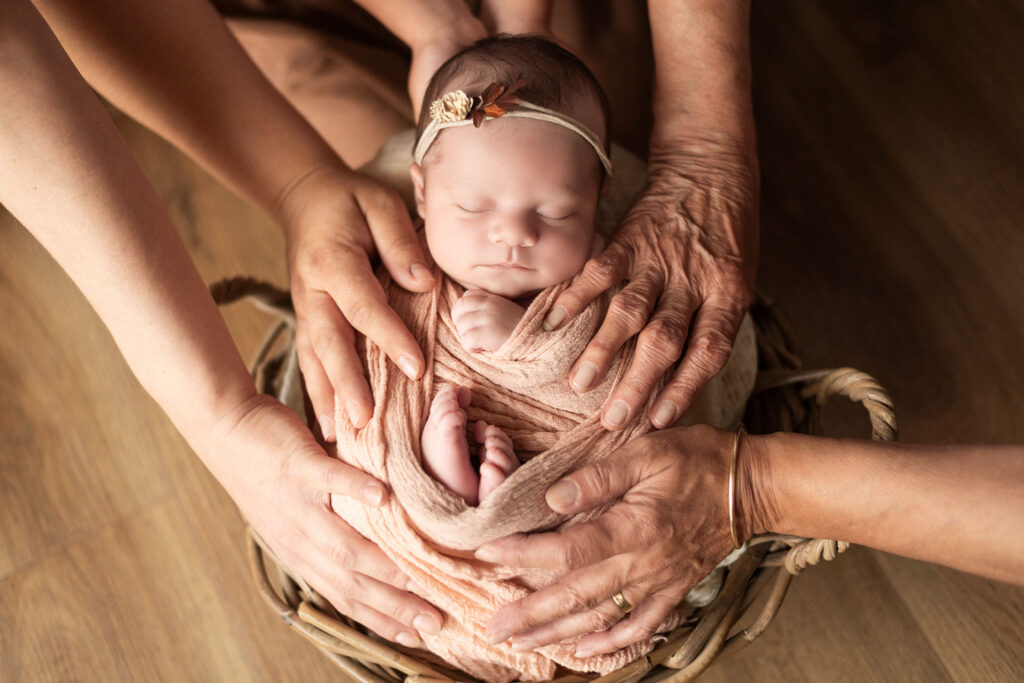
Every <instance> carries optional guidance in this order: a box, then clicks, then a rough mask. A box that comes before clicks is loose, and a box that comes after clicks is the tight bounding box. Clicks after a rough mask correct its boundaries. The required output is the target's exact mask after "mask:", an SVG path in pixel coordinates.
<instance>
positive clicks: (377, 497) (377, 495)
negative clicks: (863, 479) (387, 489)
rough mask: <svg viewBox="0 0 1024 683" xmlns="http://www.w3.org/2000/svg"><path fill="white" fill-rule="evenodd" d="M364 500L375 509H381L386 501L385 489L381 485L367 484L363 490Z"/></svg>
mask: <svg viewBox="0 0 1024 683" xmlns="http://www.w3.org/2000/svg"><path fill="white" fill-rule="evenodd" d="M363 500H365V501H366V502H367V503H369V504H370V505H373V506H374V507H379V506H380V504H381V503H382V502H383V501H384V489H383V488H381V486H380V484H367V485H366V488H364V489H363Z"/></svg>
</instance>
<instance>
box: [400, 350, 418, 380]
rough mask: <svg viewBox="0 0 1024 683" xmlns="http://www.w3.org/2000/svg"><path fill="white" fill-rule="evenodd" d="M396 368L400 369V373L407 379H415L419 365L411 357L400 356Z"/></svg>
mask: <svg viewBox="0 0 1024 683" xmlns="http://www.w3.org/2000/svg"><path fill="white" fill-rule="evenodd" d="M398 367H400V368H402V372H404V373H405V376H406V377H408V378H409V379H416V376H417V375H418V374H420V373H419V364H418V363H417V362H416V360H415V359H414V358H413V357H412V356H402V357H401V358H400V359H399V360H398Z"/></svg>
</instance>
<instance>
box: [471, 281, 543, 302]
mask: <svg viewBox="0 0 1024 683" xmlns="http://www.w3.org/2000/svg"><path fill="white" fill-rule="evenodd" d="M456 282H458V283H459V284H460V285H462V286H463V287H465V288H466V289H482V290H484V291H485V292H490V293H491V294H497V295H498V296H503V297H505V298H506V299H511V300H512V301H516V300H518V299H522V298H525V297H532V296H533V295H535V294H537V293H539V292H541V291H542V290H544V289H547V288H548V287H550V286H552V285H556V284H558V282H548V281H547V280H545V279H539V278H523V279H518V280H517V279H516V278H511V277H509V278H487V279H483V278H473V277H470V278H467V279H459V278H456Z"/></svg>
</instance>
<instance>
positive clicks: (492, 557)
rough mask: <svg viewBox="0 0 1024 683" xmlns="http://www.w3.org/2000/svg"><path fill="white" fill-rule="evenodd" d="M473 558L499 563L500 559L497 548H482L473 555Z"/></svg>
mask: <svg viewBox="0 0 1024 683" xmlns="http://www.w3.org/2000/svg"><path fill="white" fill-rule="evenodd" d="M473 556H474V557H476V559H478V560H483V561H484V562H497V561H498V559H499V558H500V555H499V554H498V550H497V549H496V548H491V547H488V546H484V547H483V548H480V549H479V550H477V551H476V553H474V554H473Z"/></svg>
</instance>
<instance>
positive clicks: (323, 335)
mask: <svg viewBox="0 0 1024 683" xmlns="http://www.w3.org/2000/svg"><path fill="white" fill-rule="evenodd" d="M310 341H311V346H312V349H313V353H314V354H316V356H317V357H318V358H323V357H324V356H326V355H327V354H329V353H330V352H331V351H333V350H334V349H335V348H336V347H337V345H338V344H339V343H340V342H341V340H340V338H339V336H338V334H337V332H335V330H334V328H332V327H329V326H327V325H323V326H321V327H318V328H317V329H316V330H315V331H314V332H313V333H312V335H310Z"/></svg>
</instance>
